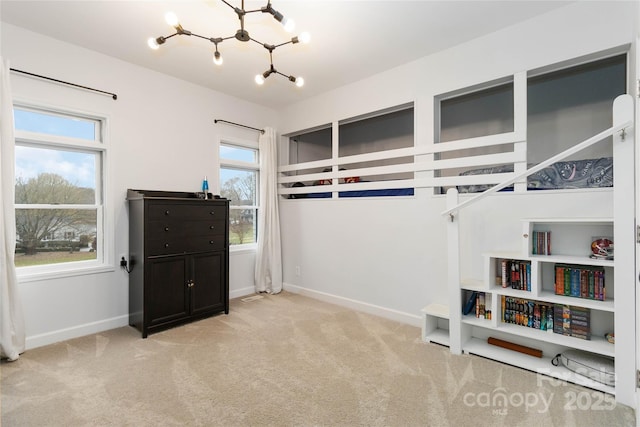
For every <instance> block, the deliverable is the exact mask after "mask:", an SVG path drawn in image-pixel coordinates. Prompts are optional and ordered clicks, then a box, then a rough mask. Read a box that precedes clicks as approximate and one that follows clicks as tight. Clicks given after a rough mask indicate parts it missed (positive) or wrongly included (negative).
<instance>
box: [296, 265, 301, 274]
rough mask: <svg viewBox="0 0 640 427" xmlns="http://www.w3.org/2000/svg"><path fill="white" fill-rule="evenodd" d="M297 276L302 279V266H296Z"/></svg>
mask: <svg viewBox="0 0 640 427" xmlns="http://www.w3.org/2000/svg"><path fill="white" fill-rule="evenodd" d="M296 276H298V277H300V266H299V265H296Z"/></svg>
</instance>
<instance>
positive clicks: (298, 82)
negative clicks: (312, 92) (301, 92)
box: [296, 77, 304, 87]
mask: <svg viewBox="0 0 640 427" xmlns="http://www.w3.org/2000/svg"><path fill="white" fill-rule="evenodd" d="M296 86H298V87H302V86H304V79H303V78H302V77H297V78H296Z"/></svg>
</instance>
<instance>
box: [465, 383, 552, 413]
mask: <svg viewBox="0 0 640 427" xmlns="http://www.w3.org/2000/svg"><path fill="white" fill-rule="evenodd" d="M553 396H554V394H553V393H551V394H550V395H548V396H545V393H542V392H539V393H535V392H526V393H520V392H514V393H507V390H506V389H505V388H503V387H498V388H495V389H493V390H491V391H483V392H480V393H472V392H468V393H466V394H465V395H464V397H463V398H462V401H463V403H464V404H465V405H466V406H469V407H474V406H478V407H480V408H491V410H492V413H493V415H507V413H508V410H509V408H520V407H523V406H524V409H525V412H529V411H536V412H538V413H540V414H544V413H546V412H548V411H549V406H550V405H551V401H552V400H553Z"/></svg>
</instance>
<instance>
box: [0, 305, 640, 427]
mask: <svg viewBox="0 0 640 427" xmlns="http://www.w3.org/2000/svg"><path fill="white" fill-rule="evenodd" d="M1 370H2V383H1V394H2V400H1V405H2V406H1V411H2V426H3V427H10V426H447V425H451V426H516V425H519V426H534V425H536V426H537V425H555V426H571V425H574V426H590V425H593V426H596V425H597V426H603V425H607V426H611V425H616V426H631V425H635V417H634V413H633V411H632V410H631V409H630V408H627V407H625V406H621V405H617V406H616V405H615V404H614V403H612V402H611V399H610V397H609V396H607V395H603V394H602V393H598V392H595V391H592V390H589V389H585V388H581V387H577V386H574V385H566V384H560V383H553V382H552V381H550V380H544V379H542V380H541V379H540V378H538V377H537V376H536V374H535V373H531V372H527V371H524V370H521V369H517V368H514V367H510V366H506V365H503V364H499V363H496V362H493V361H490V360H486V359H482V358H479V357H475V356H468V355H462V356H456V355H451V354H450V353H449V351H448V348H446V347H441V346H438V345H435V344H425V343H423V342H422V341H421V340H420V330H419V328H416V327H412V326H407V325H403V324H400V323H396V322H393V321H389V320H386V319H381V318H378V317H374V316H370V315H367V314H363V313H358V312H354V311H351V310H349V309H345V308H342V307H339V306H335V305H331V304H327V303H323V302H320V301H317V300H313V299H310V298H306V297H303V296H299V295H295V294H290V293H286V292H284V293H281V294H279V295H275V296H270V295H264V296H263V297H262V298H258V299H255V300H253V301H247V302H244V301H242V300H241V299H236V300H233V301H232V302H231V312H230V314H229V315H228V316H225V315H224V314H223V315H219V316H216V317H213V318H210V319H206V320H203V321H200V322H196V323H193V324H189V325H186V326H183V327H179V328H174V329H171V330H168V331H165V332H161V333H158V334H154V335H150V336H149V338H147V339H142V338H141V337H140V333H139V332H138V331H136V330H135V329H133V328H130V327H124V328H119V329H115V330H112V331H108V332H104V333H99V334H96V335H91V336H87V337H83V338H78V339H74V340H70V341H66V342H62V343H58V344H54V345H50V346H46V347H42V348H38V349H33V350H29V351H27V352H26V353H24V354H23V355H22V356H21V358H20V359H19V360H18V361H17V362H13V363H6V362H3V363H2V365H1Z"/></svg>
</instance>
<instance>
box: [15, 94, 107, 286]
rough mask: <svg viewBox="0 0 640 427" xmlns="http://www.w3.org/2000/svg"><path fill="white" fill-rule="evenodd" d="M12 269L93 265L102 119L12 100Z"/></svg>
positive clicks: (100, 251)
mask: <svg viewBox="0 0 640 427" xmlns="http://www.w3.org/2000/svg"><path fill="white" fill-rule="evenodd" d="M14 117H15V140H16V147H15V207H16V253H15V265H16V267H17V268H18V275H19V276H20V275H22V274H24V275H29V274H31V273H33V274H39V273H56V272H64V271H72V270H83V269H86V268H90V267H101V266H104V264H105V259H106V258H107V257H105V250H104V234H105V232H104V212H105V206H104V194H103V191H104V189H103V182H104V181H105V175H104V173H105V168H104V157H105V153H106V146H105V144H104V130H105V124H104V119H101V118H98V117H91V116H89V115H85V114H79V113H70V112H63V111H60V110H54V109H44V108H40V107H34V106H24V105H15V106H14Z"/></svg>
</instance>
